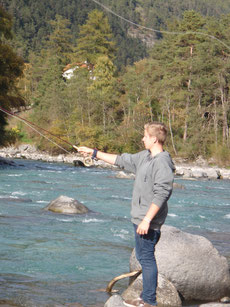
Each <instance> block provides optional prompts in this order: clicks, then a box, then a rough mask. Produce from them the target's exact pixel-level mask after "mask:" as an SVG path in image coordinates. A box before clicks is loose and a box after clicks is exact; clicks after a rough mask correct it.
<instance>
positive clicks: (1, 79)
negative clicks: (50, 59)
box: [0, 6, 24, 144]
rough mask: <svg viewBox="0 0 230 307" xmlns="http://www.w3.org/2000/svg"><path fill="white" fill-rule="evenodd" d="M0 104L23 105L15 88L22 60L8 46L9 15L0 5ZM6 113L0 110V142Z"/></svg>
mask: <svg viewBox="0 0 230 307" xmlns="http://www.w3.org/2000/svg"><path fill="white" fill-rule="evenodd" d="M0 21H1V22H0V106H1V107H3V108H4V109H8V110H9V109H10V108H13V107H19V106H21V105H24V100H23V99H22V97H20V95H19V93H18V89H17V80H18V78H20V77H21V76H22V74H23V66H24V63H23V60H22V59H21V58H20V57H18V56H17V54H16V53H15V52H14V51H13V49H12V48H11V46H10V43H9V41H8V40H9V39H11V38H12V35H11V26H12V20H11V17H10V16H9V15H8V14H7V13H6V12H5V11H4V10H3V8H2V7H1V6H0ZM6 124H7V120H6V114H4V113H3V112H0V144H3V143H4V142H5V140H6V135H5V126H6Z"/></svg>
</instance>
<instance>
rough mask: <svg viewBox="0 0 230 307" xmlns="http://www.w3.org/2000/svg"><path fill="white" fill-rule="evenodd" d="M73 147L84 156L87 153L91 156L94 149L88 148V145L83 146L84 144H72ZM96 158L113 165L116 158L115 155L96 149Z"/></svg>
mask: <svg viewBox="0 0 230 307" xmlns="http://www.w3.org/2000/svg"><path fill="white" fill-rule="evenodd" d="M74 148H75V149H77V151H78V152H80V153H81V154H83V156H85V157H86V156H89V155H90V156H92V154H93V151H94V149H92V148H88V147H85V146H81V147H77V146H74ZM96 158H97V159H100V160H103V161H105V162H107V163H109V164H112V165H114V164H115V161H116V159H117V155H114V154H110V153H106V152H102V151H99V150H98V151H97V156H96Z"/></svg>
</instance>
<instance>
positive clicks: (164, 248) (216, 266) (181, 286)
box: [130, 225, 230, 301]
mask: <svg viewBox="0 0 230 307" xmlns="http://www.w3.org/2000/svg"><path fill="white" fill-rule="evenodd" d="M156 260H157V264H158V270H159V273H160V274H162V275H164V276H165V277H166V278H167V279H168V280H170V281H171V282H172V283H173V285H174V286H175V287H176V289H177V291H178V292H179V293H180V294H181V296H182V298H183V299H184V300H204V301H207V300H210V301H215V300H218V299H221V298H222V297H224V296H229V292H230V276H229V267H228V262H227V259H226V258H225V257H223V256H221V255H220V254H219V252H218V251H217V250H216V248H214V246H213V245H212V243H211V242H210V241H209V240H207V239H206V238H204V237H202V236H198V235H192V234H189V233H186V232H183V231H181V230H179V229H177V228H175V227H171V226H166V225H165V226H163V227H162V233H161V239H160V241H159V243H158V244H157V246H156ZM139 269H140V264H139V262H138V261H137V259H136V257H135V252H134V251H133V253H132V255H131V258H130V271H137V270H139Z"/></svg>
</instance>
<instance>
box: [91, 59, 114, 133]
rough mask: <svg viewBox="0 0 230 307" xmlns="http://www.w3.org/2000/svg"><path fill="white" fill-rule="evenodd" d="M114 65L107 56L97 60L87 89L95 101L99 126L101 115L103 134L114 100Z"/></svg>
mask: <svg viewBox="0 0 230 307" xmlns="http://www.w3.org/2000/svg"><path fill="white" fill-rule="evenodd" d="M114 71H115V69H114V65H113V63H112V61H111V60H110V59H109V58H108V57H107V56H101V57H99V58H98V59H97V62H96V65H95V68H94V72H93V79H94V80H93V82H92V84H91V86H90V87H89V92H90V95H91V96H92V97H94V98H95V99H96V101H97V105H95V113H94V114H95V115H96V114H97V116H96V121H97V123H99V124H100V121H101V114H102V125H103V134H104V135H105V134H106V130H107V123H108V122H109V121H111V119H109V114H110V113H111V112H110V110H111V109H112V107H113V100H114V97H113V96H114V83H115V78H114Z"/></svg>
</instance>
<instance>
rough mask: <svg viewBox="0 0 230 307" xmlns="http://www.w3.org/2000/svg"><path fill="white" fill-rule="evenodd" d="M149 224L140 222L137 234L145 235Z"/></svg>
mask: <svg viewBox="0 0 230 307" xmlns="http://www.w3.org/2000/svg"><path fill="white" fill-rule="evenodd" d="M149 225H150V224H149V223H148V222H146V221H144V220H143V221H142V222H141V223H140V224H139V225H138V227H137V233H138V234H139V235H146V234H147V233H148V231H149Z"/></svg>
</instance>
